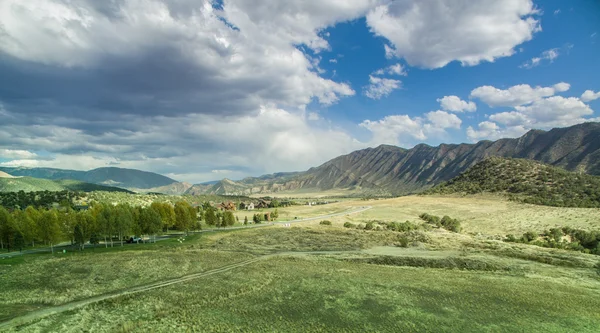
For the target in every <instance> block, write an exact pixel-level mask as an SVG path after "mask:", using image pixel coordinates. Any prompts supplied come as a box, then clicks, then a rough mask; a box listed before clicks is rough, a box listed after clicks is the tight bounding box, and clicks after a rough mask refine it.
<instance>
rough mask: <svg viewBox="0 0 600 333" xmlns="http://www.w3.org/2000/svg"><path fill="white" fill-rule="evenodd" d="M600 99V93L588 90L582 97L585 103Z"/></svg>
mask: <svg viewBox="0 0 600 333" xmlns="http://www.w3.org/2000/svg"><path fill="white" fill-rule="evenodd" d="M598 98H600V91H598V92H593V91H592V90H586V91H585V92H584V93H583V94H582V95H581V100H582V101H584V102H586V103H587V102H591V101H594V100H597V99H598Z"/></svg>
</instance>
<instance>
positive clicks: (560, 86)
mask: <svg viewBox="0 0 600 333" xmlns="http://www.w3.org/2000/svg"><path fill="white" fill-rule="evenodd" d="M552 88H554V91H556V92H565V91H568V90H569V89H571V85H570V84H568V83H566V82H559V83H557V84H555V85H553V86H552Z"/></svg>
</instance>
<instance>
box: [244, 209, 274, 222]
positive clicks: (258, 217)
mask: <svg viewBox="0 0 600 333" xmlns="http://www.w3.org/2000/svg"><path fill="white" fill-rule="evenodd" d="M278 218H279V211H277V209H275V210H274V211H272V212H266V213H264V214H263V213H257V214H254V215H252V222H254V223H256V224H259V223H262V222H263V221H266V222H270V221H275V220H277V219H278ZM244 222H245V221H244ZM245 224H247V223H245Z"/></svg>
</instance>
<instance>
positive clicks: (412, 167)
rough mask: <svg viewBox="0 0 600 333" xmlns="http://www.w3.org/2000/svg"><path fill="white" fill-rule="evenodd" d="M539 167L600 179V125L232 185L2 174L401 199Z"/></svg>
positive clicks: (342, 159)
mask: <svg viewBox="0 0 600 333" xmlns="http://www.w3.org/2000/svg"><path fill="white" fill-rule="evenodd" d="M493 156H497V157H507V158H521V159H530V160H535V161H540V162H543V163H546V164H549V165H552V166H556V167H560V168H563V169H566V170H569V171H576V172H583V173H587V174H591V175H600V123H593V122H590V123H584V124H579V125H575V126H571V127H567V128H555V129H552V130H550V131H542V130H531V131H529V132H527V133H526V134H524V135H523V136H522V137H520V138H516V139H500V140H497V141H488V140H484V141H480V142H477V143H474V144H466V143H463V144H441V145H439V146H437V147H432V146H429V145H426V144H419V145H417V146H415V147H413V148H411V149H404V148H400V147H396V146H391V145H381V146H378V147H376V148H366V149H362V150H357V151H354V152H352V153H350V154H347V155H342V156H339V157H336V158H334V159H332V160H330V161H328V162H326V163H324V164H322V165H320V166H318V167H314V168H311V169H309V170H307V171H304V172H287V173H275V174H270V175H264V176H260V177H248V178H244V179H242V180H238V181H233V180H229V179H223V180H221V181H218V182H214V183H213V182H209V183H203V184H195V185H191V184H187V183H181V182H177V181H175V180H173V179H171V178H168V177H165V176H162V175H159V174H156V173H152V172H145V171H139V170H132V169H121V168H114V167H111V168H99V169H94V170H91V171H73V170H60V169H49V168H31V169H30V168H0V171H4V172H7V173H9V174H11V175H13V176H31V177H37V178H48V179H75V180H80V181H85V182H90V183H96V184H102V185H110V186H118V187H123V188H127V189H132V190H135V191H142V192H160V193H167V194H221V195H249V194H268V193H274V192H282V191H286V192H290V193H293V192H298V191H315V192H316V191H327V190H339V189H343V190H348V192H349V193H358V194H361V195H362V194H375V195H402V194H409V193H419V192H422V191H424V190H426V189H429V188H431V187H433V186H435V185H437V184H440V183H442V182H445V181H448V180H450V179H452V178H454V177H456V176H457V175H459V174H461V173H462V172H464V171H466V170H467V169H469V168H470V167H472V166H474V165H475V164H477V163H478V162H481V161H483V160H485V159H487V158H488V157H493Z"/></svg>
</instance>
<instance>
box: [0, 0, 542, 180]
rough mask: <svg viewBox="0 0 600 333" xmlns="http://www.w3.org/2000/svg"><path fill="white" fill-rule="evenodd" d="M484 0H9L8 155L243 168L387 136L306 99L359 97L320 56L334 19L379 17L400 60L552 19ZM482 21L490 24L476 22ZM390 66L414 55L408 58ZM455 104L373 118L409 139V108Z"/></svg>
mask: <svg viewBox="0 0 600 333" xmlns="http://www.w3.org/2000/svg"><path fill="white" fill-rule="evenodd" d="M487 1H489V3H487V4H486V5H481V4H479V3H475V2H470V1H469V2H468V1H461V2H460V3H456V6H454V5H453V6H450V7H451V8H452V9H451V12H449V13H446V12H445V11H443V10H441V8H442V7H445V6H446V5H447V4H448V3H449V2H448V0H440V1H437V2H426V3H425V2H416V1H415V2H414V3H413V2H409V1H408V0H401V1H396V2H390V1H388V0H351V1H338V0H324V1H301V0H290V1H285V2H265V1H258V0H227V1H223V2H220V1H212V0H119V1H94V0H75V1H56V0H29V1H19V0H3V1H0V22H2V24H1V28H0V77H2V80H0V142H1V143H2V145H1V146H0V147H1V148H2V149H5V152H4V157H3V158H5V159H11V161H8V162H5V164H10V165H27V166H50V167H59V168H72V169H90V168H96V167H100V166H107V165H119V166H121V167H129V168H138V169H144V170H148V169H151V171H155V172H160V173H163V174H166V175H169V176H174V177H176V179H179V180H185V181H190V182H195V181H205V180H212V179H214V178H215V175H218V174H215V173H213V172H212V171H213V170H230V171H232V172H231V173H230V174H228V176H229V177H241V176H246V175H256V174H261V173H266V172H275V171H286V170H302V169H306V168H308V167H311V166H314V165H317V164H319V163H322V162H324V161H326V160H328V159H330V158H333V157H335V156H337V155H340V154H344V153H348V152H350V151H352V150H355V149H359V148H363V147H365V146H366V145H371V144H375V143H381V141H377V140H375V139H377V138H380V139H381V140H388V136H386V135H385V134H375V132H373V137H374V141H373V140H372V141H369V142H359V141H357V140H355V139H354V138H353V137H352V136H351V135H349V134H348V133H347V131H345V130H344V129H341V128H338V127H336V126H334V125H331V124H329V123H328V122H327V121H319V120H323V119H322V118H321V116H319V115H318V114H317V113H316V112H315V113H311V112H307V105H310V106H311V108H313V107H314V108H313V110H318V109H319V107H321V106H327V105H331V104H334V103H337V102H338V101H340V100H341V99H344V98H346V97H350V96H353V95H355V91H354V90H353V89H352V87H351V83H349V82H342V81H338V80H334V79H332V78H331V77H324V76H323V75H324V71H323V70H322V69H321V68H319V64H320V62H321V60H322V59H328V58H327V57H326V56H324V55H323V54H324V53H325V51H332V50H331V45H330V44H329V41H328V38H329V36H328V34H327V33H326V32H325V31H326V29H327V28H329V27H332V26H335V25H336V24H338V23H340V22H347V21H351V20H354V19H357V18H361V17H367V23H368V25H369V27H370V28H371V30H372V31H373V32H374V33H375V34H377V35H381V36H383V37H385V38H386V39H387V41H386V43H385V45H384V49H385V52H386V56H388V57H390V58H391V57H404V58H406V59H407V62H408V64H412V65H417V66H422V67H426V68H436V67H441V66H443V65H445V64H446V63H448V62H450V61H454V60H457V61H460V62H462V63H463V64H465V65H474V64H476V63H479V62H481V61H493V60H494V59H496V58H498V57H502V56H508V55H510V54H512V52H513V51H512V49H513V47H514V46H516V45H518V44H520V43H522V42H523V41H526V40H528V39H530V38H531V36H532V35H533V33H534V32H535V30H536V29H538V28H539V22H538V21H537V20H536V19H535V17H534V16H533V15H534V13H535V9H534V8H533V6H532V5H531V3H530V2H529V1H519V4H516V2H515V0H503V1H501V2H496V1H494V2H492V1H490V0H487ZM453 4H455V2H453ZM414 11H418V13H417V14H418V15H416V14H415V13H414ZM413 14H415V15H414V17H413ZM455 15H457V16H455ZM454 17H455V18H456V19H455V21H454V23H452V20H454ZM379 18H381V20H379ZM451 18H452V20H451ZM477 20H484V21H485V22H486V24H487V25H488V26H489V29H480V28H473V27H479V26H481V22H478V21H477ZM488 23H489V24H488ZM404 27H407V29H406V30H405V32H406V35H407V37H406V38H404V37H402V33H403V32H402V31H404V30H402V29H404ZM398 28H399V29H398ZM459 35H462V36H464V37H460V38H459V37H458V36H459ZM436 36H438V37H436ZM338 57H340V56H338ZM381 75H390V76H391V75H400V76H405V75H406V69H405V68H404V67H403V66H402V65H400V64H395V65H393V66H390V67H387V68H384V69H383V74H381ZM381 75H379V76H381ZM333 77H335V75H334V76H333ZM369 83H370V85H369V87H366V88H365V92H364V93H365V95H367V96H368V97H369V98H375V99H377V98H383V97H384V96H387V95H389V94H390V93H391V92H392V91H394V90H397V89H400V88H401V87H402V82H401V81H399V80H393V79H390V78H382V77H377V75H372V76H371V77H370V78H369ZM446 111H449V110H445V111H435V112H431V113H429V114H426V115H424V116H422V117H412V118H411V117H408V116H390V117H389V118H384V119H382V120H380V121H374V122H370V121H365V122H363V123H362V124H361V126H362V127H363V128H367V129H368V128H369V127H370V128H372V129H373V130H374V131H378V126H379V127H381V131H380V132H381V133H385V132H386V131H388V132H389V133H392V134H390V135H389V137H390V138H391V137H394V135H395V139H394V140H395V141H397V142H404V139H402V140H400V139H401V138H403V135H404V134H399V133H400V132H402V131H403V130H401V128H400V127H402V128H403V129H404V130H406V129H409V130H410V129H411V127H410V123H411V122H412V123H415V124H416V125H418V126H417V127H415V128H414V132H411V133H408V132H407V133H408V134H406V135H407V136H408V137H411V138H413V139H415V140H417V139H419V138H431V137H435V136H439V135H444V133H445V131H446V130H451V129H456V128H458V127H460V126H461V124H460V119H458V118H457V117H456V116H455V115H452V114H449V113H448V112H446ZM455 112H456V111H455ZM402 122H404V123H406V124H405V125H402ZM394 124H396V125H394ZM386 128H388V129H386ZM390 128H391V129H390ZM394 133H395V134H394ZM402 133H404V132H402ZM391 141H393V140H391V139H390V142H391ZM323 142H327V143H328V144H326V145H325V144H323ZM9 151H10V152H9ZM27 152H29V154H28V153H27ZM34 152H35V153H34ZM36 153H37V154H39V155H38V156H35V154H36ZM32 154H33V155H32ZM6 156H9V157H6ZM42 156H43V157H42Z"/></svg>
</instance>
